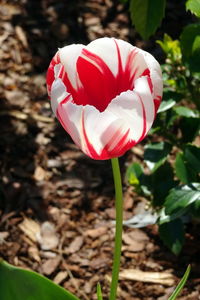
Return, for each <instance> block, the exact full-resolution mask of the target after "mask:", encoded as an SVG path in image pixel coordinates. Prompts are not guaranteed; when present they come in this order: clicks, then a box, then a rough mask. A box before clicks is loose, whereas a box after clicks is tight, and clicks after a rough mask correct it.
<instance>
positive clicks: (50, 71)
mask: <svg viewBox="0 0 200 300" xmlns="http://www.w3.org/2000/svg"><path fill="white" fill-rule="evenodd" d="M56 64H59V56H58V52H57V53H56V54H55V55H54V57H53V58H52V60H51V62H50V65H49V68H48V71H47V76H46V82H47V92H48V95H49V97H50V93H51V86H52V83H53V82H54V80H55V72H54V67H55V65H56Z"/></svg>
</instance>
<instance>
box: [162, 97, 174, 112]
mask: <svg viewBox="0 0 200 300" xmlns="http://www.w3.org/2000/svg"><path fill="white" fill-rule="evenodd" d="M175 104H176V101H174V100H173V99H169V100H167V101H162V102H161V104H160V107H159V109H158V113H161V112H164V111H166V110H168V109H170V108H172V107H173V106H174V105H175Z"/></svg>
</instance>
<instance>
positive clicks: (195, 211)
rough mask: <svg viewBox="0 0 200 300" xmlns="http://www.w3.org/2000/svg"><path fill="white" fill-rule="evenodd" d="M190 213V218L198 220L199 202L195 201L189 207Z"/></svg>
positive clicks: (199, 212)
mask: <svg viewBox="0 0 200 300" xmlns="http://www.w3.org/2000/svg"><path fill="white" fill-rule="evenodd" d="M190 213H191V214H192V217H193V218H195V219H198V221H199V219H200V200H196V201H195V202H194V203H192V205H191V209H190Z"/></svg>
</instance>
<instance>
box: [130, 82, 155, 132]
mask: <svg viewBox="0 0 200 300" xmlns="http://www.w3.org/2000/svg"><path fill="white" fill-rule="evenodd" d="M134 92H135V93H137V95H138V97H139V98H140V101H141V102H142V106H143V119H144V121H145V123H146V125H145V128H146V130H145V132H144V135H146V134H147V132H148V131H149V130H150V128H151V126H152V123H153V121H154V118H155V107H154V101H153V95H152V94H151V89H150V87H149V80H148V77H147V76H143V77H140V78H138V79H137V80H136V81H135V88H134Z"/></svg>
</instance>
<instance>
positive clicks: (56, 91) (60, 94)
mask: <svg viewBox="0 0 200 300" xmlns="http://www.w3.org/2000/svg"><path fill="white" fill-rule="evenodd" d="M70 98H72V97H71V94H69V93H67V91H66V86H65V85H64V83H63V81H62V79H60V78H56V79H55V80H54V82H53V84H52V87H51V108H52V110H53V112H54V114H55V115H56V112H57V107H58V105H59V103H60V102H62V101H63V100H64V99H70Z"/></svg>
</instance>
